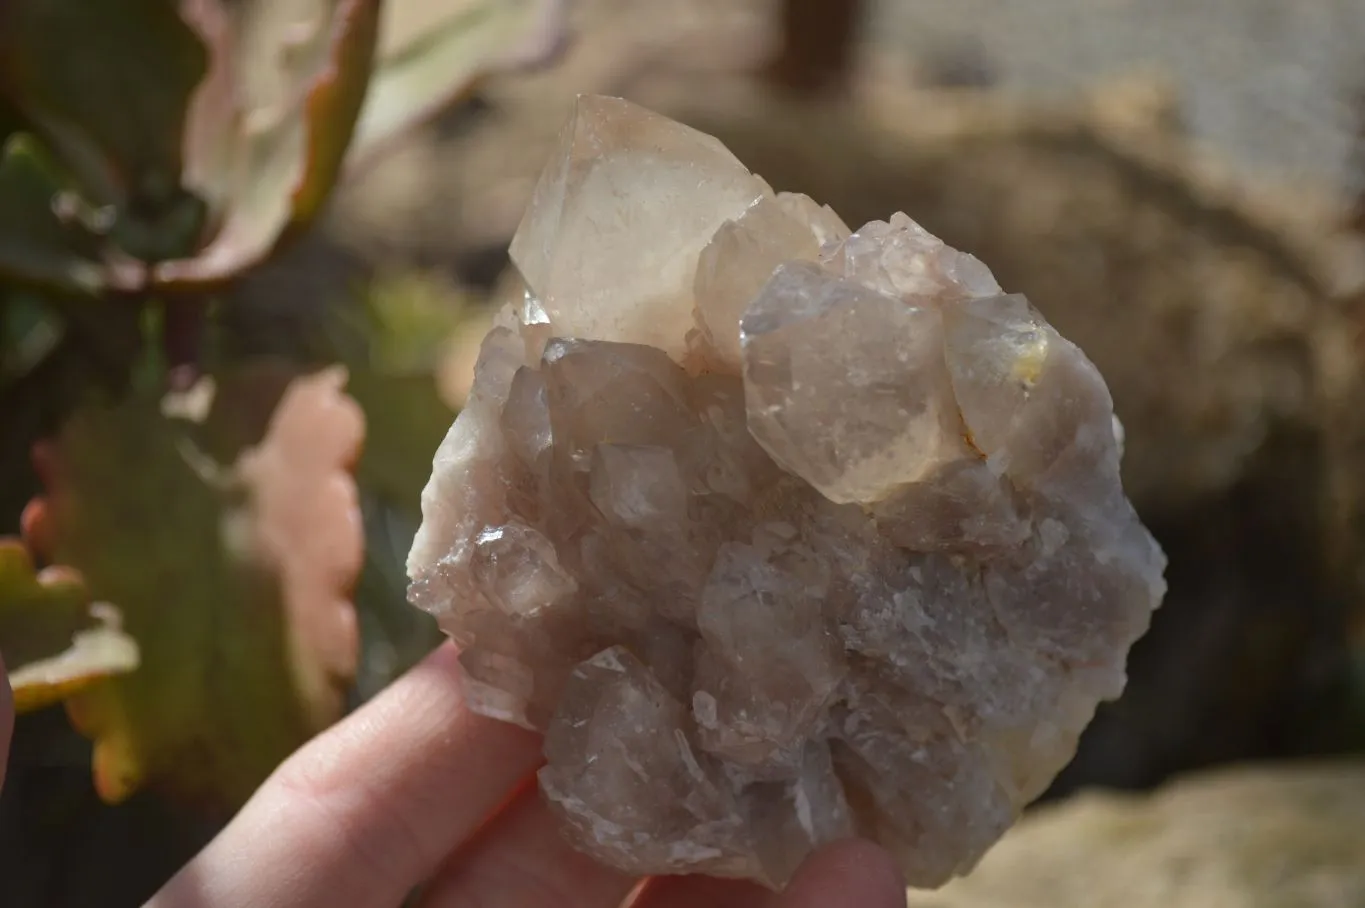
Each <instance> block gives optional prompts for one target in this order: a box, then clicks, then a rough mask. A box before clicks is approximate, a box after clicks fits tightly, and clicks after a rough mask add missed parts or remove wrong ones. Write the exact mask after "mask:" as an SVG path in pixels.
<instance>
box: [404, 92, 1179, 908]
mask: <svg viewBox="0 0 1365 908" xmlns="http://www.w3.org/2000/svg"><path fill="white" fill-rule="evenodd" d="M511 251H512V258H513V261H514V262H515V264H516V266H517V269H518V271H519V273H520V276H521V278H522V281H523V285H522V286H521V287H519V288H518V292H517V297H516V299H514V300H511V301H509V302H508V303H507V305H506V306H505V307H504V308H503V310H502V312H501V314H500V316H499V320H498V324H497V326H496V327H494V328H493V330H492V331H491V332H490V333H489V334H488V336H487V338H486V339H485V340H484V342H483V347H482V351H481V354H480V357H479V360H478V365H477V367H476V374H475V380H474V385H473V389H472V392H471V396H470V399H469V402H468V404H467V407H466V409H465V410H464V411H463V412H462V413H460V415H459V418H458V419H457V420H456V421H455V424H454V426H453V427H452V428H451V430H450V433H449V434H448V435H447V437H446V439H445V441H444V443H443V444H442V445H441V447H440V449H439V451H438V452H437V453H436V457H435V464H434V469H433V472H432V477H431V481H430V483H429V484H428V486H427V488H426V491H425V493H424V495H423V499H422V510H423V518H424V519H423V524H422V527H421V530H420V531H419V533H418V535H417V538H416V540H415V542H414V544H413V549H412V553H411V556H410V559H409V563H408V569H409V574H410V576H411V578H412V585H411V589H410V595H411V598H412V600H413V602H414V603H415V604H417V605H418V606H420V607H421V608H423V609H426V610H428V611H430V612H432V613H433V614H434V615H436V616H437V618H438V619H439V621H440V625H441V627H442V628H443V629H445V631H447V632H448V633H449V634H450V635H451V636H452V637H453V638H454V639H455V640H456V641H457V642H458V643H459V644H460V646H461V648H462V655H461V663H462V665H463V669H464V673H465V676H466V680H467V691H468V696H469V698H470V700H471V703H472V706H473V708H474V709H475V710H477V711H478V712H480V713H483V714H486V715H489V716H495V717H497V718H500V719H503V720H506V721H509V722H515V723H518V724H520V725H524V726H527V727H529V728H533V729H537V730H540V731H543V732H544V733H545V756H546V761H547V762H546V766H545V767H544V768H543V769H542V770H541V772H540V787H541V790H542V792H543V794H544V796H545V797H546V798H547V799H548V801H549V803H550V804H551V805H552V807H553V808H554V810H555V811H556V812H557V813H558V815H559V816H560V817H562V819H563V821H564V825H565V827H566V831H567V834H568V835H569V836H570V837H571V839H572V841H573V842H574V843H575V844H576V846H577V847H579V848H581V849H583V850H584V851H586V852H588V853H589V854H591V855H594V856H595V857H597V858H598V859H600V860H601V861H603V862H606V863H607V864H610V865H612V866H615V867H618V868H620V869H622V870H625V871H629V872H632V873H638V874H661V873H686V872H699V873H706V874H711V875H716V876H727V877H744V878H750V879H754V880H758V881H760V882H762V883H765V884H767V885H769V886H774V887H780V886H781V885H783V884H784V882H785V881H786V880H787V879H788V878H789V877H790V875H791V874H792V872H793V870H794V869H795V867H796V866H797V864H798V863H799V862H800V861H801V860H802V859H803V858H804V857H805V856H806V855H807V854H808V853H810V852H811V850H812V849H814V848H816V847H818V846H820V845H822V844H824V843H826V842H829V841H831V840H834V839H838V838H842V837H847V836H850V835H862V836H866V837H869V838H872V839H875V840H877V841H880V842H881V843H883V844H884V845H885V846H887V847H888V848H889V849H890V850H891V851H892V852H893V853H894V854H895V855H896V857H897V859H898V860H899V862H900V864H901V867H902V868H903V870H904V872H905V875H906V878H907V880H908V881H909V882H910V883H911V884H912V885H917V886H926V887H929V886H937V885H941V884H942V883H944V882H946V881H947V880H948V879H950V878H951V877H953V876H954V875H957V874H961V873H963V872H965V871H967V870H968V869H970V868H971V867H972V866H973V865H974V863H975V862H976V861H977V860H978V858H980V857H981V855H982V854H983V853H984V852H985V851H986V850H987V849H988V848H989V847H990V846H991V845H992V844H993V843H994V842H995V841H996V840H997V839H998V838H999V836H1000V835H1001V834H1002V833H1003V832H1004V831H1005V829H1006V828H1008V827H1009V826H1010V824H1011V823H1012V822H1013V821H1014V819H1015V817H1016V816H1017V815H1018V813H1019V811H1020V809H1021V807H1022V806H1023V805H1025V804H1026V803H1027V802H1029V801H1030V800H1032V799H1033V798H1035V797H1037V796H1038V795H1039V794H1040V793H1041V792H1042V791H1043V789H1044V788H1045V787H1046V786H1047V784H1048V783H1049V782H1050V781H1051V779H1052V778H1053V777H1054V776H1055V774H1056V773H1057V772H1058V770H1060V769H1061V768H1062V766H1063V765H1064V764H1065V763H1066V762H1067V761H1068V760H1069V759H1070V757H1071V755H1072V753H1073V751H1074V748H1075V746H1076V742H1077V737H1078V735H1079V734H1080V732H1081V731H1082V729H1083V728H1084V727H1085V725H1086V724H1087V722H1089V720H1090V718H1091V716H1092V714H1093V712H1094V709H1095V707H1096V705H1097V703H1098V702H1099V701H1100V700H1103V699H1106V698H1112V697H1114V696H1116V695H1117V694H1118V693H1119V692H1120V691H1121V690H1122V688H1123V685H1124V681H1125V671H1124V666H1125V661H1126V657H1127V653H1128V649H1129V646H1130V645H1131V644H1132V643H1133V641H1134V640H1135V639H1137V638H1138V637H1139V636H1140V635H1141V634H1142V633H1143V632H1144V631H1145V630H1146V628H1147V625H1148V622H1149V619H1150V617H1151V613H1152V611H1153V609H1155V608H1156V607H1157V606H1158V605H1159V603H1160V601H1161V598H1162V595H1163V593H1164V590H1165V584H1164V581H1163V579H1162V574H1163V570H1164V566H1165V560H1164V557H1163V555H1162V553H1161V551H1160V549H1159V548H1158V546H1157V544H1156V543H1155V541H1154V540H1153V539H1152V537H1151V536H1150V535H1149V534H1148V532H1147V531H1146V529H1145V528H1144V527H1143V526H1142V524H1141V523H1140V522H1139V520H1138V518H1137V517H1136V515H1135V514H1134V511H1133V509H1132V507H1131V506H1130V505H1129V502H1128V500H1127V498H1126V497H1125V496H1124V493H1123V489H1122V487H1121V485H1120V481H1119V458H1120V442H1119V433H1118V431H1117V422H1116V421H1115V419H1114V417H1113V412H1112V404H1111V401H1110V397H1109V393H1108V390H1107V389H1106V387H1105V384H1104V381H1103V380H1102V378H1101V377H1100V375H1099V373H1098V372H1097V371H1096V369H1095V367H1094V366H1093V365H1092V364H1091V363H1090V361H1089V360H1087V359H1086V358H1085V356H1084V355H1083V354H1082V353H1081V351H1080V350H1078V349H1077V348H1076V347H1075V346H1074V345H1072V344H1071V343H1069V342H1068V341H1066V340H1065V339H1064V338H1062V337H1061V336H1059V335H1058V334H1057V332H1056V331H1054V330H1053V329H1052V328H1051V327H1050V326H1049V325H1048V323H1047V322H1046V321H1045V320H1044V319H1043V317H1042V316H1040V315H1039V313H1038V312H1037V311H1036V310H1035V309H1033V307H1032V306H1031V305H1030V304H1029V302H1028V301H1027V300H1026V299H1024V298H1023V297H1022V296H1018V295H1011V294H1007V293H1004V292H1003V291H1002V290H1001V288H1000V287H999V286H998V285H997V283H996V281H995V279H994V278H993V277H992V275H991V273H990V271H989V270H988V269H987V268H986V267H985V266H984V265H983V264H982V263H981V262H979V261H978V260H976V259H974V258H972V257H971V256H970V255H967V254H964V253H961V252H958V251H956V250H954V249H951V248H949V247H948V246H946V245H944V244H943V243H942V242H940V241H939V240H938V239H936V238H935V237H933V236H931V235H930V234H929V233H927V232H926V231H924V230H923V229H921V228H920V227H919V226H918V225H917V224H915V223H914V222H913V221H912V220H910V218H908V217H906V216H905V215H903V214H896V215H894V216H892V217H891V219H890V220H889V221H887V222H881V221H875V222H872V223H869V224H866V225H864V226H863V227H862V228H861V229H859V230H857V231H856V232H851V231H850V230H849V229H848V228H847V227H846V226H845V225H844V224H843V222H842V221H841V220H840V219H839V218H838V216H837V215H835V214H834V213H833V212H832V211H830V210H829V209H828V208H824V207H821V206H820V205H818V204H816V203H815V202H813V201H811V200H810V199H809V198H807V197H805V196H802V195H795V194H789V193H784V192H776V193H775V192H774V191H773V190H772V189H771V188H770V187H769V186H768V185H767V184H766V183H764V182H763V181H762V180H761V179H759V178H758V177H757V176H754V175H753V174H750V173H749V172H748V170H746V169H745V167H744V166H743V165H742V164H741V163H740V162H739V161H738V160H736V159H735V158H734V157H733V156H732V155H731V154H730V153H729V152H728V151H727V150H726V149H725V148H724V147H723V146H722V145H721V144H720V143H719V142H718V141H716V140H715V139H713V138H711V137H709V136H706V135H703V134H701V133H698V132H696V131H695V130H692V129H690V128H688V127H686V126H683V125H681V124H679V123H675V122H672V121H670V120H668V119H665V118H664V117H661V116H658V115H656V114H653V113H650V112H648V111H646V110H643V109H641V108H639V107H636V106H634V105H632V104H630V103H628V102H625V101H622V100H618V99H612V98H602V97H583V98H581V99H580V100H579V101H578V104H577V108H576V110H575V112H574V115H573V118H572V120H571V122H570V123H569V124H568V125H567V126H566V127H565V129H564V131H563V133H562V135H561V138H560V142H559V146H558V149H557V151H556V154H555V156H554V157H553V159H552V160H551V161H550V163H549V165H548V167H547V168H546V170H545V172H544V174H543V175H542V176H541V178H540V182H539V184H538V186H537V187H536V190H535V194H534V197H533V199H532V201H531V203H530V206H529V209H528V211H527V213H526V216H525V219H524V220H523V222H522V224H521V227H520V229H519V230H518V232H517V235H516V237H515V239H514V240H513V243H512V250H511Z"/></svg>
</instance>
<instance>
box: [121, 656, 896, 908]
mask: <svg viewBox="0 0 1365 908" xmlns="http://www.w3.org/2000/svg"><path fill="white" fill-rule="evenodd" d="M455 656H456V654H455V650H454V647H453V646H452V645H450V644H446V645H444V646H441V647H440V648H438V649H437V650H436V651H435V652H434V653H432V654H431V655H430V656H428V657H427V658H426V659H425V660H424V661H423V662H422V663H421V664H419V665H418V666H417V667H416V668H414V669H413V670H412V671H410V672H408V673H407V674H406V675H404V676H403V677H402V678H400V679H398V680H397V681H395V682H394V683H393V684H392V685H391V686H390V687H389V688H388V689H387V690H385V691H384V692H383V693H381V694H379V695H378V696H376V697H375V698H374V699H372V700H371V701H370V702H368V703H366V704H365V705H364V706H363V707H361V708H360V709H359V710H357V711H356V712H355V713H353V714H352V715H351V716H349V717H347V718H346V719H345V720H343V721H342V722H340V723H338V724H337V725H336V726H334V727H333V728H331V729H329V730H328V731H327V732H325V733H323V734H322V735H320V736H318V737H317V738H316V739H314V740H313V741H312V742H310V743H309V744H307V745H305V746H304V747H303V748H302V749H301V750H299V751H298V752H297V753H295V754H294V755H293V756H292V757H290V758H289V759H288V760H286V761H285V762H284V763H283V764H282V765H281V766H280V767H279V769H278V770H276V772H275V773H274V774H273V775H272V776H271V777H270V778H269V779H268V780H267V781H266V782H265V783H264V784H263V785H262V786H261V788H260V789H259V790H258V791H257V792H256V794H255V796H254V797H253V798H252V799H251V800H250V801H249V802H248V803H247V805H246V806H245V807H244V808H243V809H242V810H241V811H240V812H239V813H238V814H237V816H236V817H235V818H234V819H233V820H232V822H231V823H229V824H228V826H227V828H225V829H224V830H223V831H222V832H221V833H220V834H219V835H218V837H217V838H215V839H214V840H213V841H212V842H211V843H209V845H208V846H207V847H206V848H205V849H204V850H203V851H202V852H200V854H199V855H198V856H197V857H196V858H195V859H194V860H193V861H191V862H190V863H189V864H188V865H187V866H186V867H185V868H184V869H183V870H181V871H180V873H179V874H177V875H176V876H175V877H174V878H173V879H172V880H171V881H170V882H169V883H167V884H166V886H165V887H164V888H163V889H162V890H161V891H160V892H159V893H157V895H156V896H154V897H153V898H152V900H151V901H150V902H149V903H148V904H147V906H146V908H229V906H230V908H276V906H279V908H283V906H289V908H315V906H316V908H333V906H346V908H394V906H397V905H398V904H400V903H401V902H402V900H403V899H404V897H405V896H406V895H407V893H408V892H409V891H411V890H412V889H413V888H414V887H415V886H417V885H419V884H421V885H422V895H421V897H420V898H419V899H418V903H419V904H420V905H421V906H422V908H454V906H461V908H473V906H479V908H616V906H618V905H621V904H622V903H623V901H624V900H625V899H626V898H627V897H629V896H630V895H631V893H632V892H637V890H638V892H637V894H636V896H635V898H634V900H633V901H631V902H630V903H629V904H630V905H631V906H632V908H694V906H695V908H759V906H763V908H894V906H902V908H903V906H904V905H905V889H904V884H903V883H902V882H901V879H900V875H899V873H898V871H897V870H896V867H895V865H894V864H893V863H892V861H891V859H890V857H889V856H888V855H887V854H886V853H885V852H884V851H882V850H881V849H880V848H879V847H877V846H876V845H873V844H871V843H868V842H861V841H849V842H842V843H839V844H836V845H833V846H831V847H829V848H827V849H824V850H823V851H821V852H819V853H817V854H815V855H813V856H812V857H811V858H810V859H809V860H807V862H806V863H805V864H804V865H803V866H802V867H801V869H800V870H799V871H798V872H797V875H796V877H795V879H793V880H792V882H791V884H790V885H789V886H788V887H787V890H786V891H785V892H784V893H783V894H782V895H780V896H775V895H773V894H772V893H769V892H768V891H767V890H765V889H762V888H761V887H759V886H756V885H754V884H752V883H744V882H736V881H722V880H713V879H707V878H703V877H695V876H686V877H681V876H680V877H656V878H653V879H651V880H649V881H647V882H644V883H643V885H642V883H641V881H640V880H637V879H633V878H631V877H628V876H626V875H624V874H622V873H619V872H618V871H614V870H611V869H609V868H606V867H603V866H601V865H599V864H597V863H596V862H594V861H593V860H591V859H590V858H588V857H586V856H584V855H582V854H580V853H578V852H577V851H574V850H573V849H572V848H571V847H570V846H569V845H568V843H567V842H565V841H564V840H563V839H562V838H561V837H560V835H559V832H558V829H557V828H556V822H555V819H554V817H553V816H552V815H551V813H550V812H549V810H548V808H547V807H546V806H545V805H544V803H543V802H542V801H541V799H540V796H539V793H538V792H537V790H536V787H535V777H534V773H535V770H536V769H537V768H538V767H539V765H540V762H541V749H540V738H539V736H537V735H535V734H533V733H531V732H528V731H526V730H524V729H521V728H517V727H515V726H512V725H507V724H505V723H502V722H497V721H494V720H492V719H488V718H485V717H482V716H478V715H475V714H473V713H472V712H470V711H469V709H468V708H467V707H466V706H465V703H464V698H463V696H462V694H461V687H460V676H459V671H458V666H457V663H456V658H455Z"/></svg>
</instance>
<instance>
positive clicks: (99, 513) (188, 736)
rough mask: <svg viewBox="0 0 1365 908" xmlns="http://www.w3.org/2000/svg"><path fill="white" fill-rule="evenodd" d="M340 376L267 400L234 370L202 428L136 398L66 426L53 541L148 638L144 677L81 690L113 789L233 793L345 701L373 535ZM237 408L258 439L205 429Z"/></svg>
mask: <svg viewBox="0 0 1365 908" xmlns="http://www.w3.org/2000/svg"><path fill="white" fill-rule="evenodd" d="M341 381H342V376H340V375H338V374H336V373H328V372H325V373H322V374H321V376H313V377H304V378H300V379H298V380H297V381H295V382H294V383H293V384H291V385H289V386H288V389H287V390H286V391H285V392H284V394H283V396H282V397H281V398H279V403H278V405H274V406H272V403H273V402H272V401H271V400H270V395H255V396H253V395H251V394H246V395H243V396H241V397H237V395H236V394H235V391H234V389H235V388H236V387H240V386H242V384H243V383H240V382H234V381H232V380H230V378H224V377H222V376H220V377H219V379H218V382H217V389H216V391H215V392H214V399H213V402H212V405H211V407H210V410H209V414H208V416H207V420H206V422H205V424H204V425H202V426H201V425H196V424H193V423H188V422H185V421H182V420H176V419H168V418H167V417H165V416H164V415H162V413H161V411H160V406H159V402H157V401H154V400H143V399H136V398H134V399H131V400H129V401H127V402H125V403H123V404H121V405H120V406H118V407H117V408H114V409H107V410H96V409H90V410H85V411H81V412H80V413H78V414H77V415H76V416H75V417H74V418H73V419H72V420H71V421H70V422H69V424H68V425H67V427H66V428H65V429H64V431H63V433H62V435H61V438H60V442H59V447H58V451H57V457H56V458H55V459H56V461H57V469H56V470H55V473H56V476H55V478H54V480H53V482H52V483H51V485H52V493H51V496H50V497H51V500H52V504H53V519H52V523H53V535H55V537H56V539H57V550H58V553H59V555H60V557H61V558H62V560H63V561H64V562H66V563H71V564H73V565H75V566H77V567H78V568H79V569H80V570H81V572H82V574H83V575H84V576H85V577H86V578H87V581H88V583H89V586H90V589H91V591H92V592H94V593H95V594H96V595H98V596H100V597H101V598H105V599H109V600H110V601H116V602H118V603H119V604H120V606H121V607H122V609H123V611H124V621H125V625H126V627H127V628H128V630H129V632H130V633H131V634H132V635H133V636H134V637H135V638H137V640H138V642H139V644H140V646H141V648H142V666H141V668H140V669H139V671H138V672H136V673H134V674H132V675H129V676H126V677H123V678H117V679H114V680H112V681H110V682H109V683H107V684H105V685H101V686H99V687H96V688H93V689H91V690H90V691H88V692H86V693H84V694H81V695H79V696H77V697H74V698H72V699H71V700H69V701H68V712H69V713H70V715H71V717H72V720H73V722H74V724H75V725H76V726H77V728H78V729H79V730H81V731H82V732H83V733H85V734H87V735H88V736H90V737H92V738H93V739H94V740H95V755H94V773H95V783H96V789H97V791H98V792H99V793H100V795H101V797H103V798H104V799H105V800H107V801H110V802H118V801H121V800H122V799H124V798H126V797H127V796H128V795H129V794H131V793H132V792H133V791H135V790H137V789H138V788H141V787H156V788H158V789H160V790H163V791H165V792H167V793H170V794H172V795H175V796H178V797H180V798H181V799H184V800H189V801H192V802H196V803H201V804H209V805H215V806H225V807H233V806H236V805H239V804H241V803H242V802H243V801H244V800H245V799H246V797H248V796H249V795H250V793H251V792H252V791H253V790H254V789H255V787H256V786H257V785H258V784H259V783H260V782H261V780H263V779H264V778H265V777H266V775H268V774H269V773H270V772H271V771H272V770H273V769H274V767H275V766H276V765H278V763H279V762H280V760H282V759H283V758H284V757H285V756H287V755H288V754H289V753H290V752H292V751H293V750H294V749H295V748H297V747H298V746H299V745H300V744H302V743H303V742H304V741H305V740H307V739H308V738H309V737H310V736H312V735H313V734H315V733H316V732H318V731H319V730H321V729H322V728H323V727H325V726H326V725H327V724H329V723H330V722H331V721H333V720H335V719H336V718H337V717H338V716H339V715H340V713H341V710H342V697H343V692H344V690H345V688H346V684H347V681H348V676H349V674H350V672H352V671H353V670H354V665H355V661H354V660H355V647H356V641H355V623H354V615H353V610H352V608H351V605H350V602H349V600H348V599H347V596H348V593H349V589H350V586H351V584H352V583H354V581H355V573H356V572H357V571H358V570H359V560H360V559H359V556H358V555H357V551H358V549H359V547H360V542H359V539H360V533H361V530H360V519H359V515H358V513H356V511H357V510H358V509H357V508H356V505H355V494H356V493H355V487H354V484H353V481H352V480H351V478H350V474H349V472H348V471H349V466H350V464H351V463H352V462H353V461H354V459H355V456H356V453H357V451H356V448H357V447H358V445H359V443H360V435H361V434H362V433H363V420H361V419H360V417H359V415H358V411H357V410H356V409H355V407H354V404H351V403H350V402H349V399H348V398H346V397H345V395H344V394H343V393H342V392H341V390H340V387H339V385H340V382H341ZM246 384H249V383H246ZM263 403H264V404H265V406H262V404H263ZM239 406H240V407H243V408H245V409H246V410H247V411H248V413H247V415H246V416H245V417H242V418H241V420H240V421H241V422H242V423H248V422H250V419H251V415H252V414H255V417H256V418H257V419H258V420H259V422H258V423H257V426H256V429H255V431H254V432H253V431H251V430H250V428H249V427H245V426H244V427H242V428H240V431H238V430H234V433H235V434H236V436H237V437H245V436H252V435H254V436H255V437H256V438H258V439H259V443H258V444H251V445H249V446H248V447H247V448H245V449H244V450H242V451H240V452H238V453H237V454H236V455H233V456H232V457H224V458H214V457H212V456H210V454H209V453H208V452H207V451H206V450H205V448H204V447H203V446H202V445H200V444H199V443H198V438H199V437H201V436H202V435H203V433H204V430H205V429H207V427H208V425H209V424H211V423H214V422H215V421H216V420H217V419H218V417H217V416H215V412H217V413H219V414H222V413H228V412H231V411H233V410H234V409H235V408H237V407H239ZM239 415H240V414H239ZM228 434H233V433H228Z"/></svg>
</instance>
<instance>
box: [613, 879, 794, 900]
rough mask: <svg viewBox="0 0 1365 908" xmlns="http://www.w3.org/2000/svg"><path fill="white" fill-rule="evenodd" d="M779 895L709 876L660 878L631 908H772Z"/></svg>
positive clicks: (653, 881) (654, 880)
mask: <svg viewBox="0 0 1365 908" xmlns="http://www.w3.org/2000/svg"><path fill="white" fill-rule="evenodd" d="M774 899H776V896H775V895H774V894H773V892H772V890H769V889H764V888H763V887H762V886H760V885H758V884H757V883H750V882H749V881H747V880H718V879H715V878H713V877H706V876H660V877H655V878H654V879H652V880H650V881H649V883H648V885H646V886H645V888H644V891H643V892H641V893H640V895H639V897H638V898H636V899H635V901H633V902H631V903H630V908H703V906H704V908H770V906H771V905H772V904H773V901H774Z"/></svg>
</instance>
